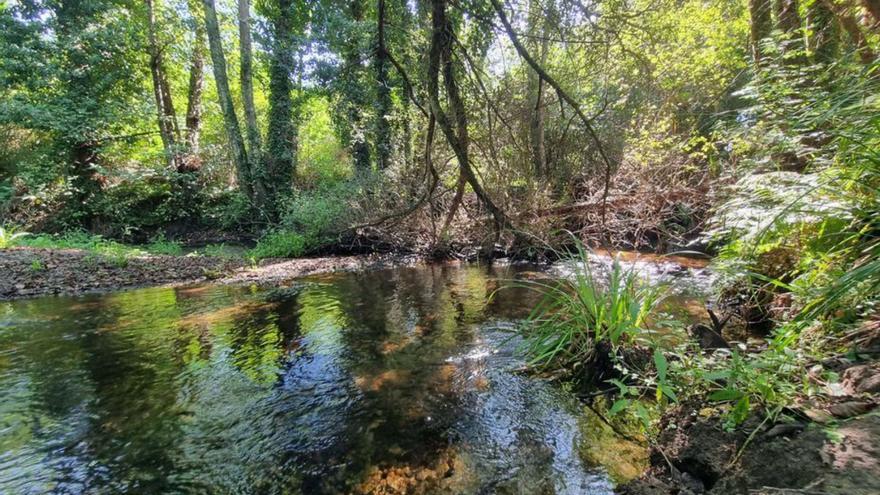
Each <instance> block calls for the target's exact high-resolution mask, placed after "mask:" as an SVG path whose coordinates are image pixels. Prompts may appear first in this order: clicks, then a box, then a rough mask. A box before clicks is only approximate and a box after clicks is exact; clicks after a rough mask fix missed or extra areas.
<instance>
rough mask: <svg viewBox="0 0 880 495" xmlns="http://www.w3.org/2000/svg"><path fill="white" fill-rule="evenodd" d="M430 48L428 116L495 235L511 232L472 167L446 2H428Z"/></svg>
mask: <svg viewBox="0 0 880 495" xmlns="http://www.w3.org/2000/svg"><path fill="white" fill-rule="evenodd" d="M431 6H432V9H431V27H432V29H431V46H430V50H429V52H428V99H429V102H430V106H431V113H432V114H433V115H434V117H435V118H436V120H437V124H439V125H440V129H441V130H442V131H443V135H444V136H446V141H447V142H448V143H449V147H450V148H452V151H453V152H454V153H455V157H456V158H457V159H458V167H459V170H460V173H461V175H462V176H463V177H464V179H465V180H466V181H467V183H468V184H470V186H471V188H472V189H473V190H474V193H475V194H476V195H477V197H478V198H479V199H480V201H481V202H482V203H483V204H484V205H485V206H486V209H487V210H489V213H490V214H491V215H492V218H493V220H494V222H495V229H496V232H500V231H501V229H505V228H512V223H511V221H510V219H509V218H508V217H507V215H505V213H504V212H503V211H502V210H501V209H500V208H499V207H498V206H497V205H495V203H494V202H493V201H492V199H491V198H489V195H488V194H486V191H485V190H484V189H483V186H482V185H481V184H480V182H479V181H478V180H477V176H476V174H475V173H474V170H473V168H472V167H471V162H470V155H469V150H468V147H469V144H470V138H469V137H468V129H467V124H468V122H467V112H466V109H465V106H464V102H463V101H462V99H461V95H460V94H459V90H458V84H457V82H456V75H455V63H454V61H453V57H452V40H453V37H454V36H455V33H454V31H453V27H452V22H450V20H449V18H448V17H447V16H446V0H432V2H431ZM441 68H442V71H443V82H444V88H445V89H446V97H447V99H448V101H449V114H450V115H447V114H446V112H445V111H444V110H443V108H442V106H441V105H440V71H441Z"/></svg>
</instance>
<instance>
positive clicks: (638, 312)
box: [518, 243, 662, 368]
mask: <svg viewBox="0 0 880 495" xmlns="http://www.w3.org/2000/svg"><path fill="white" fill-rule="evenodd" d="M567 258H568V260H569V261H571V262H572V263H571V265H572V266H573V267H574V270H573V273H572V274H571V276H570V277H567V278H565V279H563V280H561V281H559V282H543V281H524V282H518V284H520V285H522V286H524V287H526V288H529V289H531V290H534V291H537V292H538V293H540V294H541V296H542V299H541V302H540V303H539V304H538V305H537V306H536V307H535V309H534V310H533V311H532V313H531V314H530V315H529V317H528V319H527V320H526V322H525V324H524V325H523V326H522V330H521V332H522V335H523V336H524V338H525V344H524V351H525V353H526V355H527V356H528V357H529V362H530V364H531V365H533V366H539V367H545V368H567V367H577V366H583V365H585V364H588V363H590V362H593V361H594V360H595V359H596V358H597V355H596V354H597V349H598V348H599V345H598V344H599V343H605V344H607V347H608V348H610V349H611V351H612V353H616V351H617V350H618V348H619V347H620V346H621V345H623V344H626V343H629V342H633V341H634V340H635V338H636V337H637V336H638V335H639V334H641V333H642V331H643V330H644V328H645V324H646V321H647V318H648V316H649V315H650V314H651V312H652V311H653V310H654V308H655V307H656V306H657V304H658V303H659V301H660V299H661V296H662V288H660V287H656V286H649V285H647V284H645V283H643V282H642V281H641V280H640V279H639V277H638V276H637V274H636V273H635V272H634V271H633V270H632V269H630V270H626V269H624V268H623V267H622V265H621V264H620V263H619V262H618V261H617V260H614V262H613V263H612V266H611V269H610V272H609V273H608V274H607V276H605V277H602V276H599V275H597V274H596V272H594V270H593V269H592V268H591V267H590V260H589V253H588V251H587V250H586V248H585V247H584V246H583V245H582V244H580V243H577V245H576V248H575V250H574V251H573V252H571V253H569V255H568V256H567Z"/></svg>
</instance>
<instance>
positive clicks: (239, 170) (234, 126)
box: [203, 0, 254, 201]
mask: <svg viewBox="0 0 880 495" xmlns="http://www.w3.org/2000/svg"><path fill="white" fill-rule="evenodd" d="M203 2H204V3H203V5H204V7H205V29H206V31H207V34H208V46H209V47H210V50H211V63H212V65H213V66H214V81H215V83H216V85H217V97H218V99H219V101H220V109H221V110H222V112H223V124H224V127H225V128H226V135H227V138H228V139H229V147H230V150H231V152H232V160H233V162H234V163H235V170H236V174H237V176H238V187H239V188H240V189H241V191H242V192H243V193H244V194H245V196H247V197H248V199H249V200H251V201H253V195H254V191H253V187H252V185H251V176H250V166H249V164H248V158H247V151H246V150H245V147H244V140H243V139H242V137H241V128H240V126H239V124H238V117H237V116H236V115H235V107H234V106H233V105H232V94H230V92H229V79H228V77H227V74H226V57H225V56H224V55H223V45H222V44H221V42H220V26H219V25H218V23H217V11H216V10H215V9H214V0H203Z"/></svg>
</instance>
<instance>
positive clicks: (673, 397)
mask: <svg viewBox="0 0 880 495" xmlns="http://www.w3.org/2000/svg"><path fill="white" fill-rule="evenodd" d="M659 389H660V391H661V392H663V395H665V396H666V397H669V400H671V401H672V402H678V397H676V395H675V392H673V391H672V388H670V387H669V386H668V385H667V384H665V383H661V384H660V385H659Z"/></svg>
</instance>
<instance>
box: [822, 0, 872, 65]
mask: <svg viewBox="0 0 880 495" xmlns="http://www.w3.org/2000/svg"><path fill="white" fill-rule="evenodd" d="M821 1H822V2H823V3H824V4H825V6H826V7H828V9H829V10H831V12H833V13H834V16H835V17H837V22H838V23H840V27H842V28H843V30H844V31H846V33H847V35H849V38H850V40H851V41H852V43H853V45H855V47H856V51H857V52H858V54H859V60H861V62H862V63H863V64H866V65H867V64H870V63H872V62H874V60H875V58H876V54H875V53H874V50H872V49H871V46H870V45H868V41H867V40H866V39H865V34H864V33H863V32H862V29H861V27H859V23H858V21H856V19H855V17H854V16H853V15H852V13H851V12H850V10H849V8H848V7H846V6H843V5H840V4H838V3H836V2H835V1H834V0H821Z"/></svg>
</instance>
